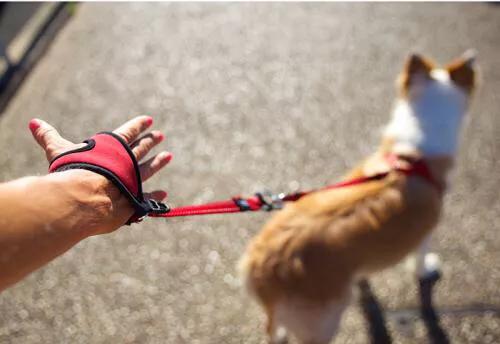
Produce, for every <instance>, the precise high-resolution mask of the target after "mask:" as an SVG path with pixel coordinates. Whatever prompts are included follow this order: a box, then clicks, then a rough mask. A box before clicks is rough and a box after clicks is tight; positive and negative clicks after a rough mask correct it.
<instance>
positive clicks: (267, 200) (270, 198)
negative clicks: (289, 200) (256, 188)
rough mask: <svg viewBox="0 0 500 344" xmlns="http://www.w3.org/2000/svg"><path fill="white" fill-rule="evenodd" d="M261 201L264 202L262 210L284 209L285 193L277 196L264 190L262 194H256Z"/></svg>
mask: <svg viewBox="0 0 500 344" xmlns="http://www.w3.org/2000/svg"><path fill="white" fill-rule="evenodd" d="M255 195H256V196H257V197H258V198H259V200H260V201H261V202H262V207H261V208H262V209H263V210H265V211H273V210H279V209H283V206H284V202H283V199H284V198H285V194H284V193H279V194H275V193H272V192H271V191H269V190H264V191H262V192H257V193H256V194H255Z"/></svg>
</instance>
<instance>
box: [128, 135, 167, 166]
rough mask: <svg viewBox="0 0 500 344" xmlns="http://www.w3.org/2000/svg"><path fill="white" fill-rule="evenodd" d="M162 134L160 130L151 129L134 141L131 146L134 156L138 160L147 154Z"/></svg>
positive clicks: (157, 142)
mask: <svg viewBox="0 0 500 344" xmlns="http://www.w3.org/2000/svg"><path fill="white" fill-rule="evenodd" d="M163 139H164V136H163V134H162V133H161V132H159V131H157V130H153V131H152V132H150V133H149V134H146V135H144V136H143V137H141V138H140V139H138V140H137V141H135V142H134V143H133V144H132V146H131V148H132V152H133V153H134V155H135V158H136V159H137V160H138V161H139V160H141V159H142V158H144V157H145V156H146V155H148V153H149V151H150V150H151V149H153V147H154V146H156V145H157V144H159V143H160V142H162V141H163Z"/></svg>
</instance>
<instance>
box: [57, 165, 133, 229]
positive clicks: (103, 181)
mask: <svg viewBox="0 0 500 344" xmlns="http://www.w3.org/2000/svg"><path fill="white" fill-rule="evenodd" d="M48 177H51V178H52V179H53V181H54V183H56V184H57V186H56V189H59V190H64V191H63V197H65V198H66V199H67V200H66V202H67V203H68V204H73V205H74V211H75V214H74V216H73V217H74V219H75V222H74V225H75V226H77V227H79V228H80V229H81V230H83V231H84V232H85V233H86V236H91V235H95V234H100V233H105V232H111V231H113V230H115V229H117V228H118V227H120V226H122V225H123V224H124V223H125V222H126V221H127V220H128V219H129V218H130V216H132V213H133V209H132V207H131V206H130V204H129V202H128V200H127V199H126V198H125V197H124V196H123V195H122V194H121V192H120V191H119V190H118V188H117V187H115V185H114V184H113V183H112V182H111V181H110V180H108V179H107V178H106V177H104V176H102V175H100V174H98V173H94V172H92V171H87V170H83V169H75V170H68V171H64V172H58V173H53V174H50V175H49V176H48Z"/></svg>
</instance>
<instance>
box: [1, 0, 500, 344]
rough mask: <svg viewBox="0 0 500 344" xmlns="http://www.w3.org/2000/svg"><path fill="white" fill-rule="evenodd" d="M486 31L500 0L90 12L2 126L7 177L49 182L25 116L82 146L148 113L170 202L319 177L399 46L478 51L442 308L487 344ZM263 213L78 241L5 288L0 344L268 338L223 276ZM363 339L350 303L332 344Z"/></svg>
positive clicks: (494, 188) (449, 218)
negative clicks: (164, 161)
mask: <svg viewBox="0 0 500 344" xmlns="http://www.w3.org/2000/svg"><path fill="white" fill-rule="evenodd" d="M499 37H500V6H496V5H492V4H480V3H477V4H451V3H448V4H384V3H379V4H361V3H359V4H327V3H322V4H312V3H311V4H295V3H294V4H264V3H262V4H133V3H131V4H83V5H81V6H80V7H79V9H78V11H77V13H76V15H75V17H74V18H73V19H72V20H71V21H70V22H69V23H68V24H67V26H66V27H65V28H64V29H63V31H62V32H61V33H60V35H59V36H58V37H57V39H56V41H55V42H54V43H53V45H52V47H51V48H50V50H49V52H48V53H47V54H46V56H45V57H44V58H43V60H42V61H40V63H39V64H38V65H37V66H36V68H35V70H34V71H33V72H32V74H31V75H30V76H29V77H28V78H27V80H26V81H25V83H24V85H23V86H22V87H21V89H20V90H19V91H18V93H17V95H16V96H15V98H14V99H13V100H12V102H11V103H10V105H9V107H8V108H7V109H6V111H5V112H4V113H3V114H2V115H1V116H0V152H1V154H0V180H9V179H12V178H16V177H20V176H24V175H33V174H43V173H45V171H46V168H47V166H46V163H45V161H44V157H43V156H42V154H41V152H40V150H39V148H38V147H37V146H36V145H35V144H34V142H32V139H31V137H30V136H29V132H28V130H27V122H28V120H29V119H30V118H32V117H34V116H38V117H41V118H45V119H46V120H48V121H50V122H51V123H53V124H54V125H55V126H57V127H58V128H59V129H60V130H61V131H62V132H63V133H64V134H65V135H66V136H68V137H69V138H71V139H74V140H81V139H83V138H85V137H87V136H89V135H91V134H93V133H94V132H96V131H99V130H102V129H109V128H113V127H115V126H117V125H119V124H120V123H121V122H123V121H124V120H125V119H127V118H130V117H131V116H134V115H138V114H149V115H152V116H154V118H155V122H156V127H157V128H159V129H161V130H163V131H164V132H165V133H166V135H167V142H166V146H167V147H168V148H169V149H170V150H171V151H172V152H173V153H174V154H175V157H174V160H173V162H172V165H171V167H170V168H169V169H168V171H165V172H164V173H162V174H161V175H160V176H158V178H156V179H154V180H153V181H151V182H148V184H147V187H148V188H153V187H158V186H162V187H165V188H167V189H168V191H169V194H170V195H171V196H170V198H171V202H173V203H174V204H184V203H192V202H203V201H209V200H212V199H217V198H226V197H228V196H231V195H234V194H238V193H250V192H254V191H257V190H260V189H261V188H262V187H264V186H265V187H268V188H271V189H275V190H290V189H294V188H296V187H301V188H309V187H314V186H319V185H323V184H324V183H326V182H327V181H329V180H331V179H332V178H334V177H336V176H339V175H341V174H342V173H343V172H344V171H345V170H346V169H347V168H348V167H349V166H351V165H353V164H354V163H355V162H357V161H358V160H360V159H361V158H363V157H364V156H365V155H367V154H369V153H370V152H371V151H372V150H373V149H374V147H375V145H376V144H377V142H378V137H379V134H380V128H381V127H382V126H383V124H384V123H385V122H386V121H387V119H388V116H389V113H390V109H391V105H392V103H393V100H394V95H395V92H394V79H395V77H396V75H397V73H398V71H399V70H400V68H401V65H402V63H403V59H404V57H405V56H406V55H407V54H408V53H409V52H410V51H414V50H417V51H421V52H424V53H428V54H430V56H433V57H434V58H436V59H437V60H438V61H441V62H447V61H448V60H450V59H451V58H453V57H455V56H456V55H458V54H460V53H461V52H462V51H463V50H465V49H467V48H470V47H474V48H476V49H477V50H478V51H479V62H480V65H481V67H482V87H481V90H480V91H479V93H478V94H477V97H476V99H475V102H474V104H473V107H472V113H471V116H470V120H469V121H468V126H467V128H466V129H465V132H464V140H463V145H462V150H461V153H460V156H459V158H458V159H457V168H456V171H455V173H454V174H453V177H452V183H451V190H450V192H449V194H448V196H447V197H446V210H445V215H444V218H443V220H442V221H441V223H440V225H439V228H438V230H437V233H436V236H435V241H434V247H435V249H436V251H438V252H439V253H440V255H441V257H442V259H443V262H444V267H443V270H444V277H443V279H442V281H441V282H440V283H439V285H438V288H437V294H436V301H437V305H438V308H439V309H440V310H442V325H443V328H444V329H445V331H446V332H447V333H448V336H449V337H450V339H451V341H452V342H453V343H498V342H500V317H499V314H500V313H499V309H500V289H499V287H498V286H499V284H500V268H499V266H500V253H499V251H500V236H499V235H498V233H499V231H500V223H499V220H498V215H499V214H500V201H499V199H498V190H499V186H500V174H499V172H498V171H500V159H499V157H500V139H499V135H498V134H499V132H500V131H499V130H500V111H499V108H500V96H499V90H500V68H499V63H500V47H499V42H500V40H499V39H500V38H499ZM27 200H28V201H32V202H36V200H31V199H29V195H27ZM267 217H268V215H267V214H243V215H230V216H228V215H226V216H213V217H202V218H191V219H178V220H169V221H164V220H158V219H150V220H147V221H145V222H144V223H142V224H141V225H136V226H133V227H124V228H123V229H121V230H120V231H118V232H116V233H114V234H111V235H108V236H105V237H98V238H92V239H89V240H86V241H84V242H82V243H80V244H79V245H78V246H77V247H76V248H74V249H73V250H71V251H70V252H68V253H67V254H65V255H64V256H63V257H61V258H59V259H57V260H56V261H54V262H53V263H51V264H49V265H48V266H47V267H46V268H44V269H42V270H40V271H38V272H36V273H34V274H32V275H31V276H29V277H28V278H27V279H26V280H25V281H23V282H22V283H19V284H18V285H16V286H15V287H13V288H11V289H10V290H8V291H6V292H4V293H3V294H1V295H0V342H1V343H23V344H24V343H132V342H134V343H262V342H263V340H264V336H263V324H262V320H263V316H262V314H261V312H260V311H259V309H258V308H257V306H256V305H254V304H253V303H252V302H250V300H249V299H248V298H247V297H246V295H245V294H244V293H243V292H242V291H241V288H240V287H239V285H238V281H237V279H236V269H235V264H236V262H237V260H238V258H239V256H240V255H241V253H242V250H243V248H244V247H245V245H246V243H247V242H248V240H249V239H250V238H251V237H252V235H254V234H255V233H256V232H257V231H258V230H259V227H260V226H261V224H262V223H263V222H264V221H265V220H266V218H267ZM373 282H374V289H375V292H376V293H377V295H378V296H379V298H380V301H381V302H382V304H383V305H384V307H385V308H386V309H387V310H388V313H387V318H388V326H389V329H390V331H391V333H392V335H393V337H394V339H395V342H397V343H426V342H427V339H426V332H425V328H424V325H423V323H422V321H421V320H420V319H419V318H418V317H417V316H416V313H415V312H414V311H412V310H414V309H415V307H416V306H417V304H418V303H417V297H416V291H417V289H416V285H415V282H414V281H413V279H412V276H410V275H408V274H407V273H406V271H405V269H404V267H403V266H402V265H401V266H397V267H395V268H393V269H390V270H388V271H385V272H383V273H381V274H380V275H378V276H377V277H376V278H375V279H374V281H373ZM397 310H409V311H408V312H406V313H404V312H403V315H404V317H403V318H401V317H400V316H399V315H400V314H401V313H397V312H396V311H397ZM366 328H367V327H366V325H365V323H364V321H363V319H362V317H361V316H360V311H359V307H358V306H356V304H355V303H354V304H353V306H352V307H350V308H349V310H348V312H347V313H346V314H345V316H344V319H343V321H342V326H341V332H340V334H339V336H338V337H337V339H336V341H335V342H336V343H364V342H367V341H368V337H367V329H366Z"/></svg>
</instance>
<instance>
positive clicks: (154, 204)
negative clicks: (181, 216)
mask: <svg viewBox="0 0 500 344" xmlns="http://www.w3.org/2000/svg"><path fill="white" fill-rule="evenodd" d="M147 201H148V203H149V206H150V208H151V210H150V212H151V213H153V214H165V213H168V212H169V211H170V207H169V206H168V205H166V204H165V203H162V202H158V201H155V200H154V199H148V200H147Z"/></svg>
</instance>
